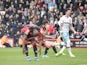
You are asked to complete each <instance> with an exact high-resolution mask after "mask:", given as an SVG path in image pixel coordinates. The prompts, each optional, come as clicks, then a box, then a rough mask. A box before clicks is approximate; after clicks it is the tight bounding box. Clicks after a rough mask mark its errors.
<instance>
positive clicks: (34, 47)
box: [33, 43, 39, 61]
mask: <svg viewBox="0 0 87 65" xmlns="http://www.w3.org/2000/svg"><path fill="white" fill-rule="evenodd" d="M33 51H34V55H35V58H34V59H35V61H39V58H38V53H37V46H36V44H35V43H34V45H33Z"/></svg>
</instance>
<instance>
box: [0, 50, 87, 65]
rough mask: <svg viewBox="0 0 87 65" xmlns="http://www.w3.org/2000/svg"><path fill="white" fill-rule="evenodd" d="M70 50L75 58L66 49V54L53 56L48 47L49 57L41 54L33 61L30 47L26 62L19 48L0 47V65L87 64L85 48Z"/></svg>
mask: <svg viewBox="0 0 87 65" xmlns="http://www.w3.org/2000/svg"><path fill="white" fill-rule="evenodd" d="M58 50H59V49H58ZM43 51H44V50H42V55H43ZM72 52H73V53H74V54H75V55H76V57H75V58H71V57H70V56H69V55H68V53H67V50H65V53H66V56H59V57H55V55H54V53H53V51H52V49H50V50H49V53H48V55H49V56H50V58H42V55H40V56H39V58H40V61H39V62H36V61H34V55H33V51H32V49H30V50H29V53H30V56H31V57H32V61H31V62H28V61H27V60H26V57H25V56H24V55H23V54H22V49H21V48H0V65H87V49H86V48H85V49H81V48H73V49H72Z"/></svg>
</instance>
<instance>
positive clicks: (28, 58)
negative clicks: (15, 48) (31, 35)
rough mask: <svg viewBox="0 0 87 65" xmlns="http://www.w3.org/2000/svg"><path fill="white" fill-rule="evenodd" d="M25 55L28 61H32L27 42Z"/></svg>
mask: <svg viewBox="0 0 87 65" xmlns="http://www.w3.org/2000/svg"><path fill="white" fill-rule="evenodd" d="M25 55H26V58H27V60H28V61H31V58H30V56H29V55H28V47H27V44H25Z"/></svg>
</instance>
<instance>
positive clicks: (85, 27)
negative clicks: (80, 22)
mask: <svg viewBox="0 0 87 65" xmlns="http://www.w3.org/2000/svg"><path fill="white" fill-rule="evenodd" d="M86 29H87V24H85V25H84V28H83V31H82V34H84V33H85V30H86Z"/></svg>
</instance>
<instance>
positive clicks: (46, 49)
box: [43, 47, 49, 58]
mask: <svg viewBox="0 0 87 65" xmlns="http://www.w3.org/2000/svg"><path fill="white" fill-rule="evenodd" d="M48 50H49V48H48V47H46V48H45V51H44V55H43V57H44V58H48V55H47V53H48Z"/></svg>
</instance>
